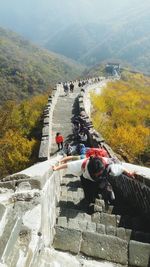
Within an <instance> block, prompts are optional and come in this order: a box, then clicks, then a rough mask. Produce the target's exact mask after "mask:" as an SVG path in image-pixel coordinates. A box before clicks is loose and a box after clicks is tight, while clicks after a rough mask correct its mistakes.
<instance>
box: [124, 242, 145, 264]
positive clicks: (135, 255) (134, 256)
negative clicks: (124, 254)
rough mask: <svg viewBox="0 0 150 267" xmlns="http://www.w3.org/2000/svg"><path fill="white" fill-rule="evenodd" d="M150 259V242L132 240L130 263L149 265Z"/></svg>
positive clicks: (130, 244)
mask: <svg viewBox="0 0 150 267" xmlns="http://www.w3.org/2000/svg"><path fill="white" fill-rule="evenodd" d="M149 260H150V244H145V243H140V242H137V241H130V243H129V265H131V266H139V267H148V266H149V263H150V262H149Z"/></svg>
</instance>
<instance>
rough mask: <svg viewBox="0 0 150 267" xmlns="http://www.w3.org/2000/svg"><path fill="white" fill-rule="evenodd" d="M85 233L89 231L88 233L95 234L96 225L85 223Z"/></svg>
mask: <svg viewBox="0 0 150 267" xmlns="http://www.w3.org/2000/svg"><path fill="white" fill-rule="evenodd" d="M86 230H87V231H89V232H96V223H94V222H93V223H92V222H90V223H89V222H88V223H87V229H86Z"/></svg>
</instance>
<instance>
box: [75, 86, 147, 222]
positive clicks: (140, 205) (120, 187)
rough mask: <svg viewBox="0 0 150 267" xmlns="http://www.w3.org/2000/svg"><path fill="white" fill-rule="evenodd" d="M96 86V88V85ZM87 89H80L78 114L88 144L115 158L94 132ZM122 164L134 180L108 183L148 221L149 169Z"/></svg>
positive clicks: (113, 178)
mask: <svg viewBox="0 0 150 267" xmlns="http://www.w3.org/2000/svg"><path fill="white" fill-rule="evenodd" d="M96 86H97V87H98V84H97V85H96ZM96 86H95V87H96ZM89 89H91V86H89V85H87V86H85V87H84V88H82V89H81V93H80V95H79V98H78V104H79V107H78V109H79V113H80V116H81V117H82V120H83V121H84V125H85V127H86V128H88V141H89V144H90V146H93V147H98V145H102V146H103V147H104V148H105V149H106V150H107V152H108V154H109V155H110V156H111V157H113V158H114V157H115V158H117V155H116V154H115V153H114V151H113V150H112V149H111V147H110V146H108V145H107V143H106V142H105V139H104V137H103V136H101V135H100V134H98V133H97V132H96V131H95V129H94V127H93V125H92V123H91V121H90V118H89V116H90V108H89V104H88V105H87V101H88V103H89V99H88V90H89ZM87 107H88V111H87ZM87 113H88V114H87ZM122 164H123V165H124V166H125V167H126V168H127V169H129V170H131V171H135V172H136V173H137V175H136V179H135V180H133V179H131V178H127V177H123V176H120V177H119V179H118V178H115V177H111V178H110V182H111V184H112V186H113V188H114V190H115V193H116V195H117V196H118V198H120V199H121V200H124V201H126V202H128V203H129V205H131V206H132V207H133V208H135V209H137V210H138V212H140V213H141V214H143V215H146V216H147V217H148V218H149V220H150V169H149V168H146V167H142V166H137V165H133V164H128V163H125V162H122Z"/></svg>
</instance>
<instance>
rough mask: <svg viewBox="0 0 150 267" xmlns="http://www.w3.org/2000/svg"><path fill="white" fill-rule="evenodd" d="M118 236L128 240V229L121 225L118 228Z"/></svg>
mask: <svg viewBox="0 0 150 267" xmlns="http://www.w3.org/2000/svg"><path fill="white" fill-rule="evenodd" d="M116 236H118V237H119V238H121V239H123V240H126V239H127V238H126V230H125V228H123V227H119V228H117V233H116Z"/></svg>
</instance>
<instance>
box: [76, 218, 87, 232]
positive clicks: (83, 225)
mask: <svg viewBox="0 0 150 267" xmlns="http://www.w3.org/2000/svg"><path fill="white" fill-rule="evenodd" d="M78 224H79V228H80V230H81V231H82V232H83V231H86V229H87V221H83V220H82V221H78Z"/></svg>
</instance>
